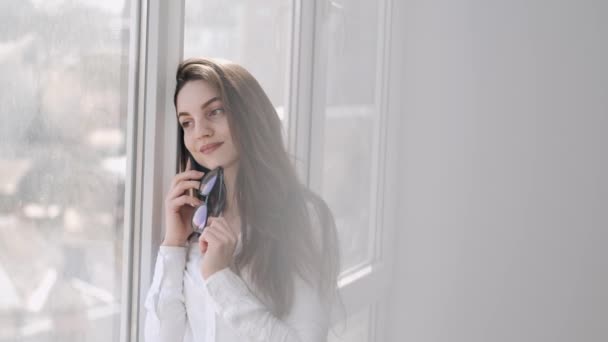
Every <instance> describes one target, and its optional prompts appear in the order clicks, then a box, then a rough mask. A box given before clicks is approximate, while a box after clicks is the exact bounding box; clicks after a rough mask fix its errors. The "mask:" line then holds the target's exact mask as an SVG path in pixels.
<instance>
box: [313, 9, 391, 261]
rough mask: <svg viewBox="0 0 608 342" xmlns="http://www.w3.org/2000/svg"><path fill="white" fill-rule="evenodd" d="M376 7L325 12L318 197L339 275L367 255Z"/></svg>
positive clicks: (374, 115) (372, 184)
mask: <svg viewBox="0 0 608 342" xmlns="http://www.w3.org/2000/svg"><path fill="white" fill-rule="evenodd" d="M378 6H379V4H378V3H377V2H375V1H364V0H357V1H345V0H343V1H337V0H336V1H331V4H330V6H329V16H328V25H327V27H328V30H327V32H326V34H327V35H328V37H327V39H328V44H327V46H328V48H327V49H328V50H327V71H326V75H327V78H326V103H325V112H324V125H325V126H324V129H323V132H324V136H323V137H322V138H323V142H324V144H323V147H324V148H323V151H322V154H323V157H322V158H323V176H322V192H323V196H324V198H325V199H326V200H327V201H328V203H329V206H330V207H331V209H332V211H333V213H334V215H335V217H336V224H337V226H338V233H339V237H340V243H341V251H342V258H343V261H342V264H343V269H344V270H345V269H348V268H350V267H353V266H355V265H357V264H359V263H361V262H364V261H366V260H367V259H368V258H369V257H370V255H371V253H372V250H371V248H370V246H371V245H372V244H371V242H373V241H372V240H371V239H372V238H373V231H372V229H373V228H374V227H373V221H372V220H371V218H372V217H373V216H372V215H373V213H372V212H371V204H372V201H373V200H374V196H375V192H372V189H376V187H377V185H376V184H375V183H376V179H374V178H373V172H372V171H373V168H374V165H373V161H374V157H375V154H376V153H377V151H375V150H374V149H373V147H374V145H375V141H374V139H376V137H375V134H374V132H375V128H376V125H377V120H378V111H377V105H378V104H377V103H376V97H377V92H378V89H377V88H378V85H377V83H376V72H377V63H378V61H377V57H376V54H377V47H378V45H377V44H378V42H379V41H381V37H379V31H378V20H377V13H378ZM345 147H347V148H345Z"/></svg>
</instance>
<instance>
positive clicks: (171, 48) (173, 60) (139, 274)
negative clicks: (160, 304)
mask: <svg viewBox="0 0 608 342" xmlns="http://www.w3.org/2000/svg"><path fill="white" fill-rule="evenodd" d="M131 10H132V11H133V12H132V13H136V15H135V16H136V17H137V20H136V24H134V25H133V28H132V30H131V36H130V56H131V60H130V63H129V65H130V67H131V68H133V69H134V71H133V72H130V75H129V89H130V90H129V106H128V108H129V109H128V110H129V114H128V119H127V131H128V134H129V136H128V139H127V161H128V165H127V177H126V183H125V223H124V231H125V239H124V241H125V245H124V256H123V260H124V261H125V262H124V263H123V265H124V266H123V284H122V286H123V289H122V293H123V297H122V301H123V304H122V310H121V332H120V340H121V341H123V342H128V341H143V340H144V339H143V321H144V317H145V309H144V301H145V295H146V293H147V291H148V289H149V287H150V282H151V279H152V275H153V269H154V263H155V259H156V252H157V250H158V247H159V245H160V239H161V236H162V230H163V229H164V227H163V225H164V210H163V200H164V193H165V192H166V189H168V187H169V184H170V182H171V179H172V177H173V175H174V174H175V167H176V155H177V150H176V147H175V142H176V140H177V129H176V125H175V118H174V117H173V116H172V115H169V114H171V113H174V112H175V110H174V108H173V90H174V88H175V71H176V68H177V65H178V63H179V62H180V61H181V59H182V50H183V49H182V45H183V27H184V1H183V0H179V1H164V0H148V1H137V0H133V3H132V7H131ZM172 128H174V129H172Z"/></svg>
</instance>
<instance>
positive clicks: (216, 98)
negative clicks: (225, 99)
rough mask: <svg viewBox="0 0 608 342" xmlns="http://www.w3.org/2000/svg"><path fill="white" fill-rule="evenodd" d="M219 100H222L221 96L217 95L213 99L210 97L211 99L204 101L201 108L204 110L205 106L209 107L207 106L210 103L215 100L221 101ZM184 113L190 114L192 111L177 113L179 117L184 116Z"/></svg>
mask: <svg viewBox="0 0 608 342" xmlns="http://www.w3.org/2000/svg"><path fill="white" fill-rule="evenodd" d="M219 100H220V98H219V97H217V96H216V97H214V98H212V99H210V100H209V101H207V102H205V103H203V105H202V106H201V110H204V109H205V108H207V106H209V105H210V104H212V103H213V102H215V101H219ZM182 115H190V113H188V112H179V114H177V117H178V118H179V117H180V116H182Z"/></svg>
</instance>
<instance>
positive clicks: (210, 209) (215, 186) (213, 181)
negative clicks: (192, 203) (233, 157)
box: [189, 167, 226, 239]
mask: <svg viewBox="0 0 608 342" xmlns="http://www.w3.org/2000/svg"><path fill="white" fill-rule="evenodd" d="M197 192H198V193H197V196H198V198H199V199H200V200H202V201H203V203H201V204H200V205H199V206H198V207H196V209H195V210H194V214H193V215H192V230H193V233H192V234H191V235H190V237H189V239H190V238H192V237H193V236H195V237H198V236H200V235H201V234H202V233H203V230H205V227H206V226H207V219H208V218H209V217H217V216H219V215H220V214H221V213H222V211H223V210H224V207H225V206H226V185H225V184H224V169H223V168H221V167H218V168H217V169H214V170H212V171H209V172H208V173H207V174H205V176H203V178H202V179H201V185H200V187H199V188H198V191H197Z"/></svg>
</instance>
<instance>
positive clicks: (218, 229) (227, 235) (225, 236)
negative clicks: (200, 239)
mask: <svg viewBox="0 0 608 342" xmlns="http://www.w3.org/2000/svg"><path fill="white" fill-rule="evenodd" d="M211 219H212V220H211V223H210V224H209V225H208V227H207V228H205V229H209V230H211V231H212V232H213V233H215V234H216V236H217V237H218V238H220V239H221V240H222V241H223V242H224V243H226V244H235V243H236V241H237V239H236V236H234V234H232V232H231V231H230V228H229V227H226V225H225V224H222V223H220V222H219V221H218V220H217V218H216V217H213V218H211Z"/></svg>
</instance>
